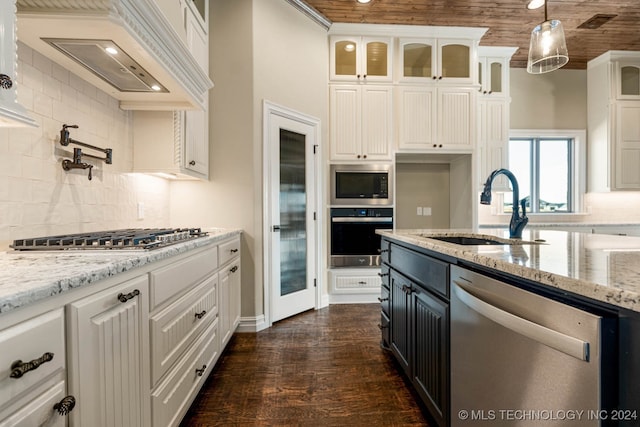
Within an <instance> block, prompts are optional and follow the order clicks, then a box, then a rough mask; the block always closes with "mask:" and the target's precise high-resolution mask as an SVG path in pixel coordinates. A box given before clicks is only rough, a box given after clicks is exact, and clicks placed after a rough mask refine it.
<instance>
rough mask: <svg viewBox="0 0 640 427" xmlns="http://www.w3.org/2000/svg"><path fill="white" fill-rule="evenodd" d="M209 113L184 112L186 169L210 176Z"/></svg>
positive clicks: (198, 111) (199, 111) (197, 111)
mask: <svg viewBox="0 0 640 427" xmlns="http://www.w3.org/2000/svg"><path fill="white" fill-rule="evenodd" d="M207 115H208V113H207V111H201V110H189V111H185V112H184V129H185V130H184V138H185V141H184V152H185V156H184V162H185V164H184V167H185V169H189V170H191V171H193V172H196V173H198V174H201V175H203V176H204V177H208V176H209V132H208V118H207Z"/></svg>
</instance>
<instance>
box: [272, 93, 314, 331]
mask: <svg viewBox="0 0 640 427" xmlns="http://www.w3.org/2000/svg"><path fill="white" fill-rule="evenodd" d="M262 114H263V117H262V118H263V120H262V142H263V144H262V147H263V150H262V176H263V178H264V179H263V187H262V233H263V244H262V252H263V272H262V283H263V284H264V286H263V294H262V295H263V299H264V314H265V320H266V322H267V324H268V327H271V325H272V324H273V321H272V317H271V307H272V294H273V292H272V290H273V284H272V283H271V273H272V272H271V265H272V257H271V247H272V245H271V244H272V241H271V240H272V238H273V232H272V231H271V224H270V212H271V200H270V197H269V194H270V191H271V185H272V182H271V176H272V173H271V172H272V165H271V162H270V161H269V157H270V153H271V150H272V148H273V147H272V146H271V141H270V138H269V135H270V132H269V130H270V129H271V117H272V116H280V117H284V118H287V119H290V120H293V121H297V122H300V123H304V124H306V125H309V126H311V127H312V128H313V133H314V138H315V141H316V145H317V149H316V155H315V156H314V167H315V172H314V173H315V176H314V180H315V186H314V191H315V196H316V221H315V227H314V234H315V236H314V237H315V242H316V259H315V270H316V289H315V300H316V301H315V309H318V308H320V307H321V303H322V289H324V282H323V276H324V275H323V274H322V271H323V270H322V268H321V267H322V256H321V255H320V254H323V253H324V252H323V249H324V248H323V244H322V239H321V237H322V235H323V234H322V230H323V226H322V224H323V217H324V216H323V215H322V211H323V210H322V206H323V203H322V201H323V200H324V197H322V194H323V193H322V167H321V165H322V164H323V163H322V150H321V149H320V143H321V139H320V136H321V127H320V119H318V118H316V117H313V116H309V115H306V114H304V113H300V112H298V111H295V110H292V109H289V108H287V107H283V106H281V105H278V104H275V103H273V102H271V101H267V100H264V101H263V103H262Z"/></svg>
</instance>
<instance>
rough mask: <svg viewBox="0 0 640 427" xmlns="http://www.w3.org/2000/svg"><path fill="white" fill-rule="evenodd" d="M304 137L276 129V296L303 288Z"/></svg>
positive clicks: (305, 238) (305, 278)
mask: <svg viewBox="0 0 640 427" xmlns="http://www.w3.org/2000/svg"><path fill="white" fill-rule="evenodd" d="M305 158H306V156H305V136H304V135H302V134H299V133H295V132H291V131H289V130H286V129H280V275H281V276H280V295H281V296H282V295H288V294H290V293H292V292H296V291H300V290H304V289H306V287H307V263H306V260H307V222H306V199H307V196H306V191H307V190H306V182H305V178H306V169H305Z"/></svg>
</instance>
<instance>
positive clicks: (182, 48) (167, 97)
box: [17, 0, 213, 110]
mask: <svg viewBox="0 0 640 427" xmlns="http://www.w3.org/2000/svg"><path fill="white" fill-rule="evenodd" d="M17 8H18V40H20V41H21V42H23V43H25V44H27V45H28V46H30V47H31V48H33V49H35V50H37V51H38V52H40V53H42V54H43V55H45V56H47V57H49V58H50V59H52V60H53V61H54V62H56V63H58V64H60V65H62V66H63V67H65V68H67V69H69V70H70V71H72V72H73V73H75V74H76V75H78V76H80V77H81V78H83V79H84V80H86V81H88V82H89V83H91V84H92V85H94V86H96V87H97V88H99V89H101V90H103V91H104V92H106V93H108V94H109V95H111V96H113V97H114V98H116V99H118V100H119V101H120V106H121V108H123V109H129V110H136V109H144V110H173V109H204V108H205V106H206V100H207V98H208V90H209V89H210V88H211V87H213V83H212V82H211V80H210V79H209V77H208V76H207V75H206V73H205V72H204V71H203V70H202V68H201V67H200V66H199V65H198V62H197V61H196V59H195V58H194V57H193V55H192V54H191V53H190V51H189V49H188V48H187V46H186V44H185V43H184V41H183V40H181V38H180V36H179V35H178V34H177V33H176V30H174V28H173V27H172V26H171V24H170V23H169V22H168V21H167V18H166V17H165V16H164V14H163V12H162V11H161V10H160V8H159V7H158V5H157V4H156V2H155V1H153V0H93V1H84V0H82V1H81V0H65V1H61V0H18V1H17ZM43 39H71V40H79V41H85V40H89V41H100V42H101V41H105V40H107V41H112V42H113V43H115V45H117V47H119V48H120V49H121V50H122V51H124V52H125V53H126V54H127V55H128V56H129V57H130V59H131V60H132V61H133V62H132V61H130V60H129V59H123V58H120V59H119V60H118V62H113V61H111V60H107V58H108V57H109V55H107V54H104V55H103V46H102V43H93V42H90V43H88V44H83V45H81V46H78V45H77V44H74V43H68V44H67V45H72V48H73V49H75V53H79V54H85V53H87V52H89V53H90V55H87V56H92V60H93V61H95V62H96V63H97V64H98V67H100V68H102V69H107V68H110V69H111V71H112V74H113V75H115V76H116V78H117V74H118V71H121V70H129V72H128V73H125V71H122V72H123V74H128V75H129V76H130V77H132V78H131V80H132V82H133V81H134V80H136V77H137V78H139V79H140V80H141V81H144V80H146V79H145V78H144V77H142V78H141V74H142V72H140V67H142V68H143V69H144V71H145V74H146V75H150V76H153V79H154V80H155V81H157V82H159V84H160V86H161V87H162V88H163V89H164V90H160V91H153V90H146V91H145V89H146V87H145V86H151V83H149V81H147V82H145V83H141V82H140V84H138V85H137V87H133V88H132V89H131V90H122V89H120V90H119V89H116V87H114V85H112V84H110V83H108V82H107V81H106V80H105V78H104V77H99V76H98V75H97V74H95V73H94V72H92V71H90V70H89V69H88V68H87V66H85V65H83V64H81V63H80V62H78V61H77V60H74V59H72V58H71V57H70V56H68V55H66V54H65V53H63V52H62V51H61V50H60V49H58V48H56V47H54V46H53V45H52V44H50V43H48V42H46V41H45V40H43ZM99 55H100V56H99ZM134 83H138V82H134ZM116 86H117V85H116Z"/></svg>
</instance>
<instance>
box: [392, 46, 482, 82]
mask: <svg viewBox="0 0 640 427" xmlns="http://www.w3.org/2000/svg"><path fill="white" fill-rule="evenodd" d="M398 44H399V68H400V70H399V71H400V72H399V76H400V78H399V79H398V80H399V81H401V82H413V83H416V82H420V83H429V82H434V83H435V82H438V83H453V84H465V85H466V84H472V83H473V82H474V80H473V78H474V75H475V74H474V72H475V70H474V68H473V64H474V62H475V58H476V56H477V54H476V46H477V44H478V43H477V41H475V40H472V39H453V38H442V39H436V38H400V39H399V40H398Z"/></svg>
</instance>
